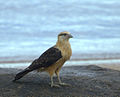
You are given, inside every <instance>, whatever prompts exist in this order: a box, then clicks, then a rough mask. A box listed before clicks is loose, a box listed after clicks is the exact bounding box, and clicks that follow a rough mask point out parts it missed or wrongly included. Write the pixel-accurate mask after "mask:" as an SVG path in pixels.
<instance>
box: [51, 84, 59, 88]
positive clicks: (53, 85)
mask: <svg viewBox="0 0 120 97" xmlns="http://www.w3.org/2000/svg"><path fill="white" fill-rule="evenodd" d="M51 87H57V88H60V85H57V84H51Z"/></svg>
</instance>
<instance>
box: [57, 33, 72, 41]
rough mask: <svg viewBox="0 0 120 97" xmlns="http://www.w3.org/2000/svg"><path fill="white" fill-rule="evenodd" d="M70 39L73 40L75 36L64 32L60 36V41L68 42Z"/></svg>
mask: <svg viewBox="0 0 120 97" xmlns="http://www.w3.org/2000/svg"><path fill="white" fill-rule="evenodd" d="M70 38H73V36H72V35H71V34H70V32H66V31H64V32H61V33H60V34H59V35H58V40H59V41H68V40H69V39H70Z"/></svg>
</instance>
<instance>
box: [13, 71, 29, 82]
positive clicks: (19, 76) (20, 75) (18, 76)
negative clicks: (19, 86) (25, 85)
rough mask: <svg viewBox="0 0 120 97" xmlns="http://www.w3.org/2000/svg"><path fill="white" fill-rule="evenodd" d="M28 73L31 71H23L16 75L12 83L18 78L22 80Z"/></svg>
mask: <svg viewBox="0 0 120 97" xmlns="http://www.w3.org/2000/svg"><path fill="white" fill-rule="evenodd" d="M30 71H31V70H29V69H25V70H23V71H21V72H20V73H18V74H16V76H15V79H14V80H13V82H15V81H16V80H19V79H20V78H22V77H23V76H24V75H26V74H27V73H29V72H30Z"/></svg>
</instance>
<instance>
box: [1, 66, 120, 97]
mask: <svg viewBox="0 0 120 97" xmlns="http://www.w3.org/2000/svg"><path fill="white" fill-rule="evenodd" d="M19 71H21V70H20V69H6V68H0V97H120V71H116V70H110V69H105V68H101V67H98V66H94V65H90V66H70V67H64V68H62V70H61V74H60V75H61V80H62V81H63V82H65V83H68V84H71V86H61V87H60V88H57V87H53V88H51V87H50V85H49V82H50V78H49V76H48V75H47V74H46V73H37V72H31V73H29V74H28V75H26V76H24V77H23V78H22V79H20V80H18V81H17V82H16V83H13V82H12V80H13V79H14V76H15V74H16V73H18V72H19ZM54 82H57V78H56V77H54Z"/></svg>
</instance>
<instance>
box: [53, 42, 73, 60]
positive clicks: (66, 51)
mask: <svg viewBox="0 0 120 97" xmlns="http://www.w3.org/2000/svg"><path fill="white" fill-rule="evenodd" d="M55 47H57V48H58V49H60V50H61V52H62V56H64V59H65V60H68V59H70V56H71V55H72V50H71V45H70V43H69V40H68V41H66V40H65V41H59V40H58V41H57V43H56V45H55Z"/></svg>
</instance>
